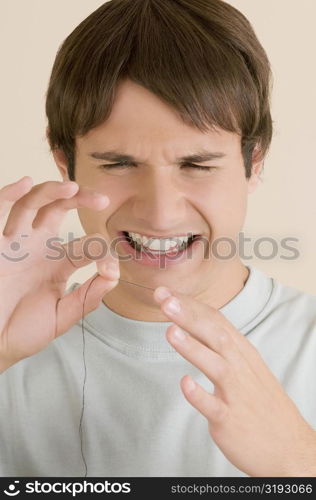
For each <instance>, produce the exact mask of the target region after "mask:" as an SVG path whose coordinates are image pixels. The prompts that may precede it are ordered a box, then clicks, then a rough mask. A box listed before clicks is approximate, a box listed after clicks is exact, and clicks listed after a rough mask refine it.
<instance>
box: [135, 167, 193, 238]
mask: <svg viewBox="0 0 316 500" xmlns="http://www.w3.org/2000/svg"><path fill="white" fill-rule="evenodd" d="M171 168H172V167H171V166H170V167H167V166H166V167H163V168H162V167H161V168H157V169H155V168H152V169H150V170H151V171H150V172H149V173H146V177H145V178H144V179H143V181H142V183H141V185H139V186H138V187H137V194H135V196H134V199H133V206H132V213H133V218H134V219H135V221H139V224H141V225H142V226H141V227H142V228H143V229H144V230H145V229H148V230H149V231H150V230H151V231H154V232H155V233H158V234H159V233H163V232H167V233H168V232H170V231H172V230H173V229H174V230H175V231H177V230H178V229H182V228H183V226H184V223H183V221H184V220H185V218H186V212H187V200H186V196H185V193H183V192H182V191H181V189H180V186H179V183H177V180H176V178H175V177H173V176H172V172H171Z"/></svg>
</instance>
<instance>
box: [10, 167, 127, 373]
mask: <svg viewBox="0 0 316 500" xmlns="http://www.w3.org/2000/svg"><path fill="white" fill-rule="evenodd" d="M32 182H33V181H32V179H31V178H30V177H24V178H23V179H21V180H20V181H18V182H16V183H14V184H9V185H7V186H4V187H3V188H2V189H0V219H2V218H4V217H7V220H6V221H5V226H4V229H3V231H2V232H0V304H1V305H0V373H1V372H3V371H4V370H6V369H7V368H9V367H10V366H12V365H13V364H15V363H17V362H18V361H20V360H22V359H24V358H26V357H28V356H32V355H33V354H35V353H37V352H39V351H41V350H42V349H44V348H45V347H46V346H47V345H48V344H49V343H50V342H51V341H52V340H54V339H55V338H56V337H58V336H59V335H62V334H63V333H66V332H67V330H68V329H69V328H70V327H71V326H72V325H74V324H75V323H76V322H77V321H79V319H80V318H81V317H82V312H83V303H84V298H85V294H86V292H87V289H88V287H89V285H90V283H91V282H92V280H93V283H92V284H91V286H90V288H89V292H88V294H87V297H86V301H85V305H84V313H85V314H87V313H89V312H91V311H93V310H94V309H96V308H97V307H98V306H99V305H100V303H101V301H102V298H103V296H104V294H106V293H107V292H109V291H110V290H112V289H113V288H114V287H115V286H116V285H117V284H118V278H119V266H118V259H117V258H116V257H115V256H113V255H112V254H111V253H110V251H109V248H108V246H106V247H105V248H106V249H107V251H106V252H105V253H104V255H102V258H100V244H97V240H99V241H100V240H102V241H103V242H104V243H105V244H106V242H105V239H104V237H102V235H101V234H99V233H95V234H91V235H86V236H84V237H82V238H80V239H77V240H74V241H73V243H72V250H73V251H72V252H69V251H67V249H69V245H70V243H71V242H69V243H67V244H63V245H62V244H61V243H59V242H58V240H57V238H58V232H59V228H60V225H61V222H62V220H63V219H64V217H65V215H66V213H67V211H68V210H71V209H74V208H79V207H86V208H89V209H91V210H97V211H98V210H103V209H105V208H106V207H107V206H108V205H109V202H110V201H109V198H108V197H107V196H105V195H102V194H99V193H96V192H95V191H92V190H91V189H88V188H84V187H80V188H79V186H78V184H76V183H75V182H55V181H48V182H44V183H42V184H37V185H35V186H33V187H32ZM50 238H56V239H55V241H54V243H52V244H51V245H49V246H47V242H48V240H49V239H50ZM93 238H95V241H94V242H93V243H92V240H93ZM87 239H91V242H90V243H91V244H89V245H88V249H89V250H88V252H85V251H84V248H85V247H84V243H85V241H86V240H87ZM93 245H96V246H95V254H96V257H93V255H91V254H93V248H94V247H93ZM86 246H87V245H86ZM52 248H54V251H53V253H52V251H51V249H52ZM103 248H104V246H103ZM57 249H58V251H57ZM85 253H88V254H89V258H88V257H87V256H86V255H84V254H85ZM70 254H71V255H70ZM48 256H50V257H54V258H48ZM78 256H79V258H80V259H79V258H78ZM56 257H58V258H56ZM74 257H75V258H74ZM93 261H95V262H96V265H97V269H98V275H94V276H92V277H91V278H90V279H88V280H87V281H86V282H85V283H83V284H82V285H81V286H80V287H78V288H76V289H75V290H74V291H72V292H71V293H68V294H66V295H64V293H65V288H66V284H67V280H68V278H69V277H70V276H71V275H72V274H73V273H74V272H75V271H76V270H77V269H78V268H79V267H83V266H86V265H87V264H90V263H91V262H93ZM110 263H116V264H117V270H116V272H115V271H114V272H112V273H111V271H110V270H109V266H108V264H110ZM96 276H97V277H96Z"/></svg>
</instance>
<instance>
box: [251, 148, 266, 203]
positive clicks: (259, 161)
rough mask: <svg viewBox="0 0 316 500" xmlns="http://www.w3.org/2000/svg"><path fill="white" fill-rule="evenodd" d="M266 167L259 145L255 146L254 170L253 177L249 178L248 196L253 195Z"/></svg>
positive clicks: (253, 155)
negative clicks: (264, 166)
mask: <svg viewBox="0 0 316 500" xmlns="http://www.w3.org/2000/svg"><path fill="white" fill-rule="evenodd" d="M263 165H264V158H263V157H262V154H261V150H260V148H259V146H258V145H256V146H255V148H254V150H253V153H252V168H251V176H250V177H249V178H248V194H252V193H253V192H254V191H255V190H256V188H257V186H258V184H259V181H260V180H261V179H260V174H261V172H262V169H263Z"/></svg>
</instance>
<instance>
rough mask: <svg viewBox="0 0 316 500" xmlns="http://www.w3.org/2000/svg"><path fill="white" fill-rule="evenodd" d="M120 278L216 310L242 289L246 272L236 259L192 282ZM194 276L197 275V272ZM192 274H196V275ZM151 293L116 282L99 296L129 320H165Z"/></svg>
mask: <svg viewBox="0 0 316 500" xmlns="http://www.w3.org/2000/svg"><path fill="white" fill-rule="evenodd" d="M121 274H122V279H124V280H127V281H130V282H132V283H137V284H140V285H144V286H146V287H150V288H153V289H155V288H157V287H158V286H159V285H162V286H167V287H168V288H169V289H170V290H171V292H172V291H175V292H179V293H184V294H187V295H190V296H191V297H193V298H195V299H196V300H198V301H200V302H203V303H205V304H208V305H209V306H211V307H214V308H215V309H220V308H221V307H223V306H224V305H225V304H227V302H229V301H230V300H232V299H233V297H235V296H236V295H237V294H238V293H239V292H240V291H241V290H242V289H243V287H244V285H245V283H246V281H247V279H248V276H249V271H248V269H247V268H246V267H245V266H244V265H243V264H242V262H241V261H240V260H239V259H238V260H237V259H236V260H235V261H234V260H233V261H231V262H229V263H228V262H223V263H219V264H217V266H216V267H215V266H214V267H213V268H212V267H209V268H208V269H206V270H204V269H203V270H201V278H200V279H196V281H195V282H194V283H192V281H193V280H192V279H188V277H187V276H185V277H181V278H178V279H176V280H174V279H173V280H172V278H171V279H170V277H169V280H167V279H163V278H161V283H156V280H155V282H154V283H153V280H152V282H151V281H150V280H149V279H148V277H147V280H146V278H145V277H141V274H140V273H139V274H138V275H136V276H135V277H134V276H132V275H131V274H130V273H129V274H126V275H125V274H124V273H123V272H122V270H121ZM197 274H198V273H197ZM197 274H196V275H197ZM153 293H154V292H153V290H149V289H148V288H143V287H139V286H135V285H134V284H130V283H126V282H119V284H118V285H117V286H116V287H115V288H114V289H113V290H111V292H109V293H107V294H106V295H105V296H104V297H103V302H104V304H105V305H106V306H107V307H109V308H110V309H111V310H112V311H114V312H115V313H117V314H119V315H120V316H124V317H126V318H129V319H134V320H139V321H169V322H170V319H169V318H167V317H166V316H165V315H164V314H163V312H162V311H161V309H160V306H159V304H157V303H156V302H155V301H154V299H153Z"/></svg>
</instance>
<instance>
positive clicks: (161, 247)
mask: <svg viewBox="0 0 316 500" xmlns="http://www.w3.org/2000/svg"><path fill="white" fill-rule="evenodd" d="M128 234H129V236H130V237H131V238H133V240H134V241H136V242H137V243H138V244H139V245H142V246H144V247H146V248H149V249H150V250H156V251H162V252H167V251H168V250H170V249H171V248H176V247H178V246H181V245H182V244H185V245H186V244H187V242H188V239H189V236H172V237H171V238H147V236H142V235H141V234H138V233H128Z"/></svg>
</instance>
